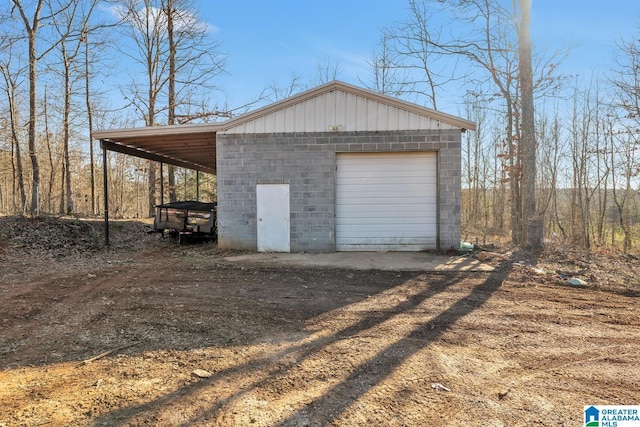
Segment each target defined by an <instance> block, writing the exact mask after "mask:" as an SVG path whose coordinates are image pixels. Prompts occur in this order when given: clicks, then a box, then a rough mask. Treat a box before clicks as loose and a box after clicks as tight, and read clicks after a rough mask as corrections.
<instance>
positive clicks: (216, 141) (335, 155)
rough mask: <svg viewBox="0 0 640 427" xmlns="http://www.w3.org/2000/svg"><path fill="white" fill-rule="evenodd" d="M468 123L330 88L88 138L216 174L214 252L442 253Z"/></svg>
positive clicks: (455, 231)
mask: <svg viewBox="0 0 640 427" xmlns="http://www.w3.org/2000/svg"><path fill="white" fill-rule="evenodd" d="M474 129H475V124H474V123H473V122H470V121H468V120H465V119H462V118H459V117H455V116H451V115H448V114H443V113H441V112H437V111H434V110H431V109H428V108H424V107H421V106H418V105H415V104H411V103H407V102H404V101H401V100H398V99H395V98H391V97H388V96H384V95H381V94H378V93H375V92H371V91H368V90H365V89H362V88H358V87H355V86H352V85H348V84H345V83H342V82H337V81H334V82H331V83H328V84H325V85H322V86H319V87H317V88H314V89H311V90H309V91H306V92H303V93H301V94H298V95H296V96H293V97H291V98H288V99H285V100H283V101H280V102H276V103H274V104H271V105H269V106H266V107H264V108H261V109H258V110H256V111H253V112H250V113H248V114H245V115H243V116H239V117H237V118H234V119H231V120H228V121H226V122H222V123H216V124H198V125H182V126H158V127H153V128H140V129H120V130H110V131H99V132H95V133H94V136H95V137H96V138H98V139H100V140H101V143H102V147H103V148H104V149H107V150H113V151H119V152H124V153H127V154H132V155H136V156H139V157H144V158H149V159H152V160H157V161H161V162H164V163H168V164H175V165H178V166H183V167H190V168H192V169H197V170H201V171H205V172H210V173H216V175H217V193H218V245H219V247H221V248H235V249H249V250H258V251H273V252H289V251H293V252H300V251H309V252H333V251H380V250H392V251H419V250H427V249H440V250H446V249H447V248H449V247H451V246H457V245H458V244H459V241H460V190H461V188H460V186H461V180H460V175H461V134H462V132H464V131H465V130H474Z"/></svg>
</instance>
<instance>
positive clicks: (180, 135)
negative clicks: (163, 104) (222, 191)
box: [93, 81, 476, 174]
mask: <svg viewBox="0 0 640 427" xmlns="http://www.w3.org/2000/svg"><path fill="white" fill-rule="evenodd" d="M336 90H340V91H344V92H347V93H350V94H353V95H357V96H362V97H366V98H368V99H371V100H374V101H376V102H379V103H381V104H387V105H390V106H394V107H397V108H401V109H403V110H406V111H410V112H412V113H415V114H419V115H422V116H425V117H429V118H432V119H434V120H438V121H441V122H444V123H447V124H449V125H451V126H453V127H456V128H460V129H469V130H475V128H476V126H475V123H474V122H471V121H469V120H465V119H462V118H460V117H456V116H452V115H449V114H445V113H441V112H439V111H435V110H432V109H429V108H425V107H422V106H419V105H416V104H412V103H409V102H405V101H401V100H398V99H395V98H392V97H389V96H386V95H381V94H378V93H375V92H371V91H369V90H366V89H361V88H359V87H356V86H352V85H349V84H346V83H342V82H338V81H333V82H330V83H327V84H325V85H322V86H318V87H316V88H313V89H311V90H308V91H305V92H302V93H300V94H298V95H294V96H292V97H291V98H287V99H284V100H282V101H279V102H275V103H273V104H270V105H268V106H266V107H263V108H259V109H257V110H255V111H253V112H249V113H247V114H244V115H242V116H238V117H236V118H234V119H230V120H227V121H224V122H221V123H215V124H190V125H173V126H151V127H144V128H132V129H113V130H98V131H94V132H93V137H94V138H96V139H99V140H100V143H101V147H102V148H103V149H107V150H110V151H115V152H119V153H124V154H128V155H132V156H136V157H141V158H144V159H149V160H154V161H158V162H162V163H167V164H170V165H175V166H180V167H184V168H188V169H194V170H199V171H202V172H207V173H212V174H215V172H216V134H217V133H218V132H224V131H225V130H228V129H233V128H237V127H238V126H239V125H241V124H243V123H246V122H249V121H252V120H256V118H259V117H264V116H267V115H269V114H272V113H275V112H277V111H280V110H282V109H285V108H288V107H290V106H292V105H295V104H297V103H300V102H304V101H306V100H310V99H312V98H314V97H317V96H320V95H322V94H323V93H328V92H331V91H336Z"/></svg>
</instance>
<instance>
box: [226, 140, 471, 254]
mask: <svg viewBox="0 0 640 427" xmlns="http://www.w3.org/2000/svg"><path fill="white" fill-rule="evenodd" d="M460 143H461V132H460V130H423V131H400V132H397V131H395V132H327V133H297V134H222V133H218V135H217V172H218V245H219V247H221V248H235V249H249V250H255V249H256V247H257V233H256V230H257V228H256V185H258V184H289V191H290V208H291V251H292V252H301V251H308V252H332V251H335V187H336V153H340V152H389V151H437V152H438V169H439V178H438V187H439V191H438V198H439V201H438V202H439V207H440V209H439V218H438V230H439V241H438V249H442V250H445V249H447V248H449V247H451V246H455V245H458V244H459V242H460V183H461V177H460V174H461V151H460Z"/></svg>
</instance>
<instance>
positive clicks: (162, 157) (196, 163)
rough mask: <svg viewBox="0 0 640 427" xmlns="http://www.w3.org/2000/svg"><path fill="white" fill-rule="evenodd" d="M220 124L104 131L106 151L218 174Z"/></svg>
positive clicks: (101, 135)
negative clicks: (217, 141) (217, 147)
mask: <svg viewBox="0 0 640 427" xmlns="http://www.w3.org/2000/svg"><path fill="white" fill-rule="evenodd" d="M220 129H221V128H220V125H219V124H193V125H175V126H151V127H145V128H133V129H115V130H100V131H95V132H94V133H93V137H94V138H96V139H99V140H100V143H101V146H102V148H103V149H107V150H110V151H116V152H118V153H124V154H128V155H132V156H136V157H141V158H143V159H148V160H154V161H157V162H162V163H167V164H170V165H174V166H180V167H184V168H188V169H194V170H199V171H202V172H207V173H212V174H214V173H215V171H216V132H218V131H219V130H220Z"/></svg>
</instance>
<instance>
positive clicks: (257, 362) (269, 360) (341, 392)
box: [93, 268, 509, 427]
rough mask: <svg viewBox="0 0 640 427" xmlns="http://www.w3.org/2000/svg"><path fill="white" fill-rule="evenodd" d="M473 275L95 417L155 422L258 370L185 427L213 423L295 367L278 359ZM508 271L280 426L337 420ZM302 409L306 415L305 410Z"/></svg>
mask: <svg viewBox="0 0 640 427" xmlns="http://www.w3.org/2000/svg"><path fill="white" fill-rule="evenodd" d="M469 274H474V273H459V274H455V275H454V274H448V275H442V276H440V277H439V279H440V280H438V281H436V282H435V283H433V284H430V285H429V286H427V287H426V288H425V289H423V290H421V291H419V292H417V293H415V294H413V295H411V296H410V297H409V298H407V299H406V300H404V301H400V302H398V303H397V304H394V305H393V306H391V307H389V308H387V309H385V310H371V311H369V312H367V313H366V315H364V316H363V317H362V318H361V319H359V320H358V321H357V322H355V323H353V324H352V325H350V326H349V327H347V328H345V329H342V330H340V331H339V333H333V334H330V335H325V336H318V337H316V338H313V339H311V340H304V341H302V342H299V343H297V344H295V343H294V344H293V345H291V346H289V347H288V348H286V349H284V350H282V351H280V352H277V353H275V354H269V355H268V356H267V357H263V358H258V359H254V360H251V361H249V362H246V363H244V364H241V365H238V366H233V367H231V368H228V369H225V370H221V371H219V372H216V373H215V374H213V376H211V377H210V378H207V379H205V380H202V381H199V382H197V383H191V384H188V385H186V386H184V387H182V388H179V389H177V390H175V391H173V392H170V393H167V394H165V395H163V396H161V397H159V398H157V399H155V400H152V401H148V402H145V403H142V404H140V405H136V406H129V407H126V408H122V409H118V410H115V411H112V412H110V413H108V414H104V415H102V416H100V417H98V418H95V419H94V420H93V421H94V425H96V426H101V425H113V424H127V423H131V422H134V421H138V422H140V421H142V420H145V421H149V420H154V419H157V414H158V413H159V412H162V411H163V410H164V411H166V410H167V408H168V407H174V406H175V407H179V405H180V402H182V401H183V400H186V399H189V398H190V397H193V396H194V395H197V394H198V393H199V392H200V391H202V390H203V389H205V388H207V387H214V386H215V385H216V383H218V382H219V381H222V380H224V379H226V378H232V377H233V376H234V375H237V374H245V375H248V376H251V375H252V374H253V375H254V377H253V378H255V380H252V381H250V383H248V384H243V385H242V386H241V387H239V388H238V389H237V390H234V391H233V392H232V393H230V394H229V395H227V396H226V397H224V398H221V399H219V400H217V401H216V402H214V403H212V404H210V405H208V406H207V407H206V408H205V409H204V410H201V411H200V412H199V413H198V414H197V415H194V416H191V417H190V418H189V419H188V420H186V421H184V422H183V423H182V424H180V425H182V426H185V427H186V426H189V425H192V424H197V423H207V422H210V421H211V420H212V419H214V418H216V416H217V414H219V412H220V411H223V410H224V409H225V407H226V406H227V405H229V404H230V403H232V402H234V401H237V400H238V399H241V398H242V397H244V396H246V395H248V394H249V393H251V392H252V391H255V390H256V389H260V388H261V387H263V386H265V385H267V384H268V383H269V382H270V381H271V380H272V379H273V377H275V376H282V375H284V374H285V372H286V371H287V370H292V369H293V368H294V366H286V367H285V368H284V371H285V372H283V369H282V366H276V365H274V364H273V361H274V360H285V359H286V358H287V357H288V356H290V355H295V356H296V357H295V359H296V365H299V364H301V363H303V362H304V361H305V360H309V359H310V358H312V357H314V355H317V354H318V353H320V352H322V351H323V350H325V349H327V347H328V346H331V345H333V344H335V343H337V342H339V341H340V340H342V339H344V338H345V337H350V336H354V335H357V334H360V333H363V332H364V331H367V330H369V329H372V328H374V327H376V326H378V325H381V324H382V323H384V322H387V321H389V320H390V319H392V318H394V317H395V316H398V315H401V314H403V313H406V312H408V311H410V310H413V309H415V308H416V307H418V306H419V305H420V304H422V303H424V302H425V301H428V300H429V299H430V298H433V297H434V296H436V295H437V294H440V293H443V292H445V291H447V290H448V289H449V288H450V287H451V286H453V285H455V284H457V283H459V282H461V281H462V280H464V279H465V278H467V277H469ZM476 274H477V273H476ZM508 274H509V270H508V269H506V268H497V269H496V270H495V271H494V272H492V273H491V274H488V275H487V277H486V280H484V281H483V282H482V283H481V284H480V285H477V286H475V287H474V288H473V289H471V291H470V293H469V294H468V295H467V296H465V297H463V298H461V299H458V300H457V301H455V302H454V303H453V304H452V305H451V306H450V307H449V308H447V309H446V310H444V311H442V312H441V313H440V314H438V315H437V316H436V317H434V318H432V319H429V320H428V321H427V320H426V319H425V321H424V322H422V324H421V325H420V326H419V327H416V328H415V329H414V330H413V331H412V332H411V333H410V334H409V335H407V336H405V337H404V338H400V339H399V340H397V341H395V342H394V343H392V344H391V345H389V346H388V347H386V348H384V349H383V350H382V351H380V352H378V353H377V354H376V355H375V356H374V357H373V358H371V359H369V360H368V361H366V362H365V363H362V364H361V365H359V366H357V367H355V369H353V370H352V371H351V372H350V373H349V374H348V376H346V377H345V378H344V379H343V380H341V381H340V382H339V383H337V384H335V385H334V386H333V387H331V388H330V389H329V390H327V391H326V392H325V393H324V394H322V395H321V396H319V397H317V398H315V399H313V400H312V401H311V402H310V403H307V404H305V405H304V406H303V407H300V408H298V409H297V410H296V411H294V412H293V413H290V415H288V416H287V417H286V418H284V419H282V418H281V420H282V421H280V422H279V423H278V425H282V426H288V425H297V424H298V422H299V419H300V417H301V416H303V418H304V417H307V418H308V419H312V420H313V421H314V423H320V424H330V423H331V422H333V421H335V420H336V419H337V418H338V417H339V415H340V414H341V413H342V412H343V411H344V410H346V409H347V408H348V407H349V406H350V405H351V404H352V403H354V402H355V401H357V400H358V399H359V398H360V397H361V396H363V395H364V394H365V393H367V391H368V390H369V389H371V388H373V387H374V386H376V384H379V383H381V382H382V381H383V380H384V379H385V378H387V377H388V376H390V375H391V374H392V373H393V372H394V370H395V369H396V368H397V367H399V366H400V365H401V364H402V363H403V362H404V361H405V360H407V359H408V358H409V357H411V356H412V355H413V354H415V353H417V352H418V351H420V350H422V349H423V348H425V347H427V346H429V345H430V344H431V343H433V342H434V341H435V340H437V338H438V337H440V336H441V335H442V334H443V333H445V332H446V331H448V330H449V329H450V328H451V327H453V325H455V323H456V322H457V321H458V320H460V319H461V318H463V317H464V316H466V315H468V314H470V313H472V312H473V311H475V310H477V309H478V308H479V307H481V306H482V305H483V304H484V303H485V302H486V301H487V300H488V299H489V298H490V297H491V295H492V294H493V293H494V292H495V291H496V290H497V289H498V288H499V287H500V285H501V284H502V283H503V281H504V280H505V278H506V277H507V276H508ZM394 286H396V287H397V286H402V284H396V285H392V286H391V287H390V288H389V289H392V288H393V287H394ZM356 304H357V303H356ZM433 325H438V327H437V328H434V327H433ZM416 341H419V342H420V345H416V344H415V343H416ZM399 354H401V357H398V355H399ZM258 373H260V374H258ZM363 376H365V377H366V381H365V384H366V387H364V388H363V387H361V384H362V381H361V380H362V377H363ZM358 381H359V384H360V386H359V387H356V386H355V384H354V383H355V382H358ZM329 405H330V406H331V407H332V409H333V412H332V414H327V413H326V411H324V410H323V409H324V408H326V407H328V406H329ZM303 412H304V414H302V413H303Z"/></svg>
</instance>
